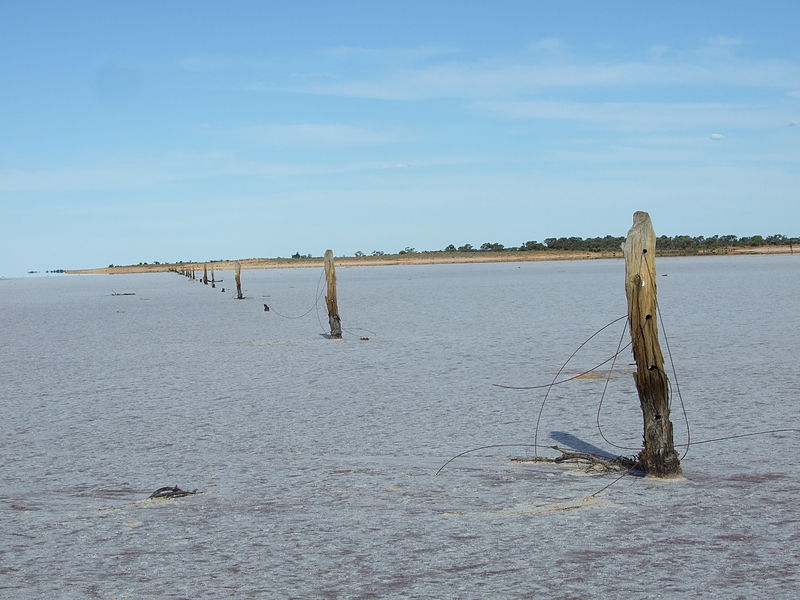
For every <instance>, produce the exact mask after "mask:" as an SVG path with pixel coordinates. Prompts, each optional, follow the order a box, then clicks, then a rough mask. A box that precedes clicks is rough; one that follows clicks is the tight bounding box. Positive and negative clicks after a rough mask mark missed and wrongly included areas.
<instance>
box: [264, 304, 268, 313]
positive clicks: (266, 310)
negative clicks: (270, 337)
mask: <svg viewBox="0 0 800 600" xmlns="http://www.w3.org/2000/svg"><path fill="white" fill-rule="evenodd" d="M264 312H269V306H267V305H266V304H265V305H264Z"/></svg>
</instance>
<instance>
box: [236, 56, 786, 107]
mask: <svg viewBox="0 0 800 600" xmlns="http://www.w3.org/2000/svg"><path fill="white" fill-rule="evenodd" d="M697 85H701V86H732V87H762V88H769V89H790V90H791V89H793V88H797V87H798V86H800V67H798V66H797V65H794V64H792V63H788V62H784V61H768V60H760V61H754V60H737V59H734V60H724V61H701V62H695V63H693V62H674V63H668V62H664V61H660V60H656V61H652V62H620V63H583V64H581V63H566V64H562V63H554V64H520V63H505V62H498V63H493V64H486V63H481V64H469V63H448V64H441V65H436V66H427V67H419V68H404V69H398V70H397V71H396V72H394V73H392V74H389V75H388V76H375V77H372V78H369V77H366V78H361V79H351V80H343V81H342V80H340V81H334V82H331V81H323V80H316V81H315V80H314V79H313V78H309V79H308V80H307V81H306V82H305V83H300V84H295V85H289V86H281V85H265V84H261V83H253V84H252V85H251V86H250V89H255V90H261V91H277V90H282V91H286V92H295V93H305V94H318V95H331V96H343V97H357V98H371V99H380V100H425V99H434V98H467V99H470V98H471V99H476V98H508V97H517V96H520V95H523V94H532V93H537V94H538V93H542V92H544V91H550V90H553V89H560V88H598V87H600V88H614V87H626V86H647V87H657V86H670V87H675V86H697ZM788 93H790V94H791V93H792V92H788Z"/></svg>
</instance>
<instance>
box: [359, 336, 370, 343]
mask: <svg viewBox="0 0 800 600" xmlns="http://www.w3.org/2000/svg"><path fill="white" fill-rule="evenodd" d="M358 339H360V340H361V341H362V342H366V341H367V340H369V338H368V337H362V338H358Z"/></svg>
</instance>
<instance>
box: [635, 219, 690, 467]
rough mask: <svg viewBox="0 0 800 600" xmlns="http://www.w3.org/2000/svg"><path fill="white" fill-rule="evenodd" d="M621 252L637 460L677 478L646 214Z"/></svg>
mask: <svg viewBox="0 0 800 600" xmlns="http://www.w3.org/2000/svg"><path fill="white" fill-rule="evenodd" d="M622 253H623V255H624V256H625V295H626V296H627V299H628V323H629V326H630V330H631V341H632V344H633V358H634V360H635V361H636V373H634V375H633V379H634V381H635V382H636V390H637V392H638V393H639V403H640V404H641V407H642V416H643V418H644V448H643V449H642V451H641V452H640V453H639V463H640V464H641V466H642V468H643V469H644V471H645V472H646V473H647V474H648V475H653V476H655V477H678V476H680V475H681V463H680V459H679V458H678V454H677V453H676V452H675V446H674V443H673V440H672V421H671V420H670V414H669V413H670V411H669V387H668V380H667V374H666V373H665V372H664V356H663V354H662V353H661V346H660V345H659V343H658V326H657V321H658V300H657V297H656V265H655V259H656V234H655V231H654V230H653V225H652V223H651V222H650V215H648V214H647V213H646V212H641V211H637V212H635V213H634V214H633V226H632V227H631V229H630V231H628V237H627V238H626V239H625V242H624V243H623V244H622Z"/></svg>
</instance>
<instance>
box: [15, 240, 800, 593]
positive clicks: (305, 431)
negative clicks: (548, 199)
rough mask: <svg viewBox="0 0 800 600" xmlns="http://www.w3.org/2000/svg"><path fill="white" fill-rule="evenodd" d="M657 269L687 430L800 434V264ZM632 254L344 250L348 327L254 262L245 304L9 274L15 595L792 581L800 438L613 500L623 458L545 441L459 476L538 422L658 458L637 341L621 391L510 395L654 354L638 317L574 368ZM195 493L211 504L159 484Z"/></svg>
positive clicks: (172, 284) (709, 448)
mask: <svg viewBox="0 0 800 600" xmlns="http://www.w3.org/2000/svg"><path fill="white" fill-rule="evenodd" d="M657 269H658V273H659V275H660V276H659V278H658V285H659V299H660V304H661V311H662V316H663V321H664V332H665V334H666V339H665V340H664V339H662V347H664V348H665V354H667V349H666V343H667V342H668V345H669V351H670V354H671V357H672V361H673V362H674V366H675V374H674V375H673V377H672V386H673V391H674V392H677V391H680V396H679V397H678V395H677V393H676V394H675V397H674V399H673V413H672V421H673V423H674V425H675V441H676V444H685V443H686V441H687V439H688V437H687V426H686V420H688V423H689V428H690V432H691V439H692V440H693V441H697V442H702V441H706V440H709V439H713V438H719V437H724V436H730V435H737V434H743V433H749V432H757V431H764V430H771V429H785V428H796V427H797V420H798V419H797V418H798V406H799V404H798V396H800V376H798V369H797V365H796V363H797V341H798V333H799V332H800V313H798V310H797V306H798V296H800V256H797V255H792V256H747V257H708V258H672V259H659V261H658V263H657ZM623 271H624V265H623V263H622V262H621V261H617V260H603V261H574V262H545V263H521V264H518V263H517V264H483V265H481V264H465V265H428V266H397V267H394V266H385V267H349V268H341V267H340V268H339V269H337V278H338V291H339V294H338V296H339V309H340V313H341V317H342V325H343V327H344V339H342V340H330V339H327V337H326V336H325V334H326V333H327V332H328V327H327V317H326V316H325V315H324V314H323V311H324V303H323V302H322V301H320V300H319V294H320V293H321V292H322V290H323V288H324V282H321V278H320V275H321V269H280V270H266V271H244V272H243V273H242V287H243V292H244V294H245V296H246V299H245V300H241V301H239V300H235V299H234V294H233V293H232V290H233V289H235V284H234V281H233V274H232V273H231V272H223V273H217V276H218V277H222V278H223V280H224V281H223V282H222V283H218V284H217V287H216V288H214V289H212V288H211V286H210V285H209V286H204V285H203V284H202V283H200V282H198V281H191V280H189V279H186V278H184V277H181V276H180V275H177V274H175V273H162V274H148V275H114V276H109V275H94V276H63V277H39V278H24V279H7V280H0V331H2V334H1V335H2V341H3V344H2V346H0V377H1V378H2V382H3V390H2V394H0V407H1V408H2V424H0V432H2V436H0V448H2V469H0V475H1V476H2V485H0V522H1V523H2V526H1V528H0V597H2V598H14V599H18V598H19V599H27V598H31V599H33V598H99V599H121V598H152V597H163V598H245V597H248V598H249V597H263V598H534V597H536V598H538V597H542V598H686V597H701V598H702V597H714V598H751V597H772V598H789V597H792V598H793V597H794V592H792V590H795V591H796V590H797V589H798V587H800V544H799V542H800V508H798V492H800V483H799V482H798V475H800V467H798V465H797V462H796V461H795V460H794V456H795V455H796V454H797V451H798V447H799V446H800V443H799V442H800V435H798V434H797V433H790V432H784V433H774V434H769V435H763V436H753V437H743V438H737V439H732V440H727V441H721V442H714V443H703V444H698V445H696V446H692V447H690V448H689V451H688V454H687V455H686V456H685V457H684V458H683V461H682V465H683V469H684V475H685V479H684V480H682V481H678V482H662V481H656V480H650V479H642V478H636V477H625V478H623V479H622V480H620V481H618V482H617V483H614V484H613V485H611V487H608V488H607V489H605V490H603V491H602V492H600V490H602V489H603V488H604V487H605V486H607V485H609V484H611V483H612V482H613V481H614V480H615V479H616V476H615V475H598V474H591V475H590V474H586V473H584V472H583V471H582V470H581V469H580V468H577V467H567V466H556V465H550V464H540V465H531V464H519V463H513V462H511V461H510V459H511V458H515V457H526V456H531V455H532V454H534V452H533V450H532V449H531V448H525V447H519V448H513V447H503V448H489V449H484V450H480V451H477V452H473V453H470V454H467V455H465V456H463V457H460V458H458V459H456V460H454V461H453V462H451V463H449V464H448V465H447V466H446V467H445V468H444V469H443V470H442V472H441V473H440V474H439V475H436V472H437V470H438V469H439V468H440V467H442V465H443V464H444V463H445V462H446V461H447V460H449V459H450V458H452V457H453V456H455V455H457V454H459V453H460V452H463V451H466V450H469V449H471V448H476V447H480V446H486V445H490V444H513V443H519V444H532V443H533V441H534V436H535V435H536V437H537V441H538V443H539V444H543V445H545V446H546V445H553V444H558V445H560V446H565V447H566V446H572V447H575V448H578V449H592V448H594V449H596V450H602V451H604V452H608V453H612V454H619V453H621V454H624V455H632V454H635V453H636V450H635V448H636V447H637V446H638V444H639V443H640V440H641V413H640V410H639V406H638V398H637V396H636V391H635V388H634V386H633V381H632V378H631V375H630V373H631V370H632V367H631V366H630V363H631V362H632V360H631V357H630V353H629V352H627V353H623V355H622V356H621V357H620V359H619V360H618V361H617V362H616V364H615V367H614V371H613V372H612V373H611V375H610V378H609V380H608V383H607V382H606V380H605V379H578V380H576V381H573V382H570V383H568V384H563V385H558V386H555V387H553V388H552V389H551V391H550V392H549V393H547V390H545V389H536V390H523V391H514V390H506V389H502V388H499V387H497V384H499V385H509V386H536V385H543V384H548V383H550V382H551V381H553V379H554V377H555V376H556V375H557V373H558V372H559V370H560V369H562V367H563V371H562V373H561V376H560V377H559V378H567V377H572V376H574V375H577V374H579V373H581V372H582V371H585V370H587V369H590V368H592V367H594V366H595V365H597V364H599V363H601V362H602V361H604V360H605V359H607V358H608V357H610V356H611V355H613V354H614V353H615V351H616V349H617V347H618V344H619V342H620V339H624V342H623V343H627V338H624V337H623V330H622V327H623V322H622V321H620V322H619V323H617V324H615V325H612V326H610V327H608V328H607V329H605V330H604V331H603V332H602V333H600V334H598V335H597V336H596V337H594V338H593V339H592V340H591V341H590V342H589V343H587V344H586V346H584V347H583V348H582V349H581V351H580V352H579V353H578V354H577V355H576V356H575V357H574V358H573V359H572V360H571V361H570V362H569V363H568V364H567V365H566V366H564V362H565V361H566V360H567V359H568V357H569V356H570V355H571V354H572V353H573V352H574V351H575V349H576V348H577V347H578V346H580V345H581V344H582V343H583V342H584V341H585V340H586V339H587V338H589V337H590V336H591V335H592V334H593V333H594V332H595V331H597V330H599V329H600V328H602V327H603V326H604V325H606V324H608V323H609V322H611V321H613V320H614V319H616V318H618V317H620V316H622V315H624V314H625V311H626V308H625V294H624V289H623ZM223 286H224V287H225V289H226V291H225V292H224V293H223V292H222V291H221V288H222V287H223ZM115 293H116V294H130V295H113V294H115ZM264 303H267V304H268V305H269V306H270V308H271V310H270V311H269V312H264V310H263V304H264ZM625 335H627V334H625ZM361 337H368V338H369V339H368V340H361V339H359V338H361ZM607 369H608V365H606V366H604V367H603V370H604V371H606V370H607ZM606 384H607V388H606ZM604 389H605V394H604ZM546 393H547V401H546V404H544V407H543V408H542V402H543V400H544V398H545V394H546ZM601 398H602V399H603V404H602V410H601V411H600V414H599V416H598V405H599V403H600V399H601ZM681 399H682V401H683V404H685V407H686V419H685V418H684V414H683V412H682V410H681ZM540 409H541V419H540V421H539V429H538V434H535V432H534V430H535V425H536V422H537V417H538V415H539V411H540ZM598 421H599V423H600V426H601V428H602V433H603V435H602V436H601V434H600V432H599V431H598V427H597V422H598ZM604 438H605V439H604ZM609 442H610V443H609ZM611 444H614V445H611ZM615 446H622V447H623V448H617V447H615ZM680 449H681V451H682V452H683V450H684V447H681V448H680ZM548 452H549V455H550V456H556V455H557V453H555V452H553V451H549V450H547V449H546V448H545V449H540V453H548ZM167 485H179V486H180V487H181V488H183V489H189V490H192V489H195V488H197V489H198V490H199V491H201V492H202V493H201V494H198V495H196V496H189V497H186V498H180V499H175V500H166V501H153V500H146V498H147V496H148V495H149V494H150V493H151V492H152V491H154V490H155V489H157V488H159V487H162V486H167ZM598 492H599V493H598Z"/></svg>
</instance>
